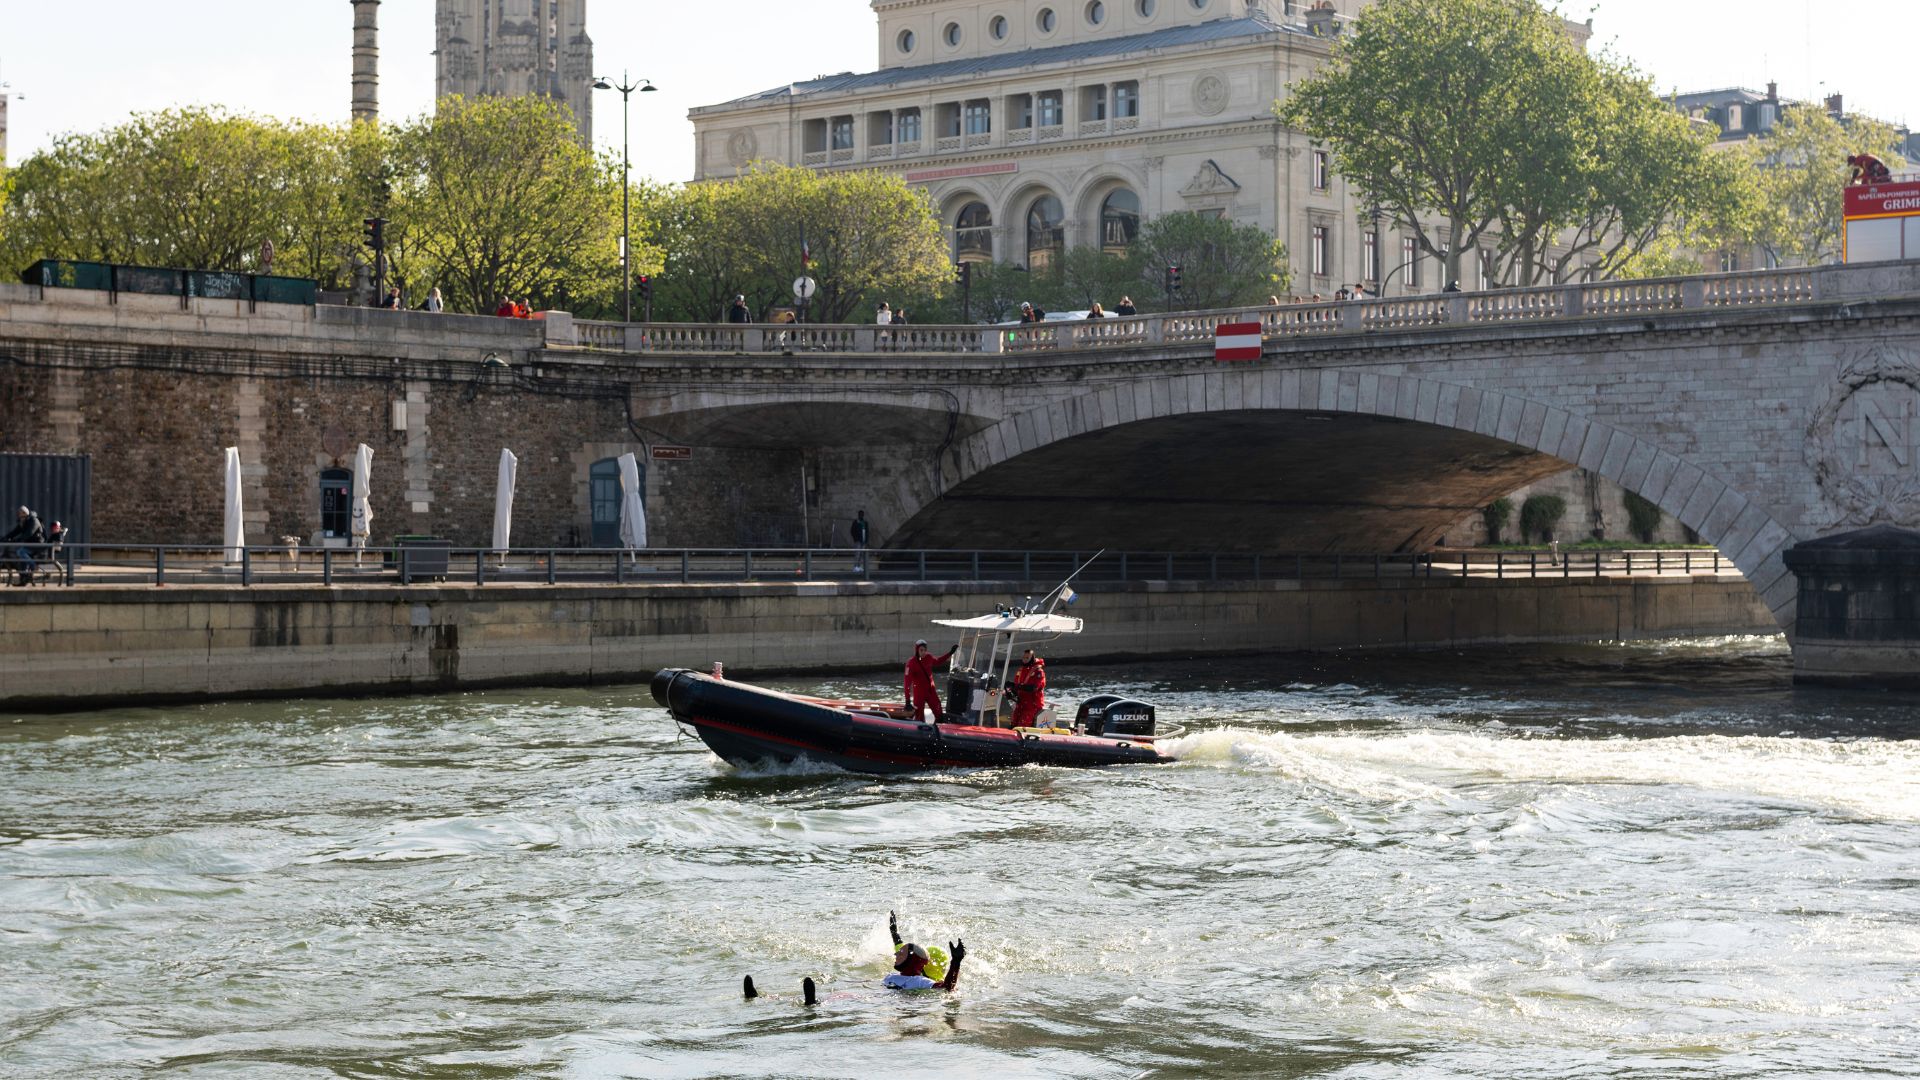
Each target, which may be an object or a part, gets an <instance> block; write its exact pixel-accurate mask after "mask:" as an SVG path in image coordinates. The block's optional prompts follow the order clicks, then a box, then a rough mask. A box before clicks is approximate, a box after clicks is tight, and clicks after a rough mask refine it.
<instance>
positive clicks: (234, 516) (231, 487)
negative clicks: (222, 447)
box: [220, 446, 247, 562]
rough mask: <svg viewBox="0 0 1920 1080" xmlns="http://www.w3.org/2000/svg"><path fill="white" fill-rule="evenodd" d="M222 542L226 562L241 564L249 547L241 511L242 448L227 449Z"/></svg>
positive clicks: (231, 447)
mask: <svg viewBox="0 0 1920 1080" xmlns="http://www.w3.org/2000/svg"><path fill="white" fill-rule="evenodd" d="M220 535H221V542H222V543H223V544H225V545H226V549H227V552H226V556H225V558H226V560H227V561H228V562H239V561H240V560H241V559H242V558H243V557H244V553H243V550H242V549H244V548H245V547H246V545H247V533H246V524H245V522H244V521H242V520H241V509H240V448H239V447H237V446H229V447H227V522H226V527H225V528H224V529H222V530H221V534H220Z"/></svg>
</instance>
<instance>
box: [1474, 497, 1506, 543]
mask: <svg viewBox="0 0 1920 1080" xmlns="http://www.w3.org/2000/svg"><path fill="white" fill-rule="evenodd" d="M1512 518H1513V500H1512V499H1509V498H1506V497H1505V496H1502V497H1500V498H1498V499H1495V500H1493V501H1492V502H1490V503H1488V504H1487V505H1485V506H1483V507H1481V508H1480V520H1481V522H1482V523H1483V524H1485V525H1486V527H1487V543H1489V544H1497V543H1499V542H1500V534H1501V533H1502V532H1504V531H1506V528H1507V522H1508V521H1509V520H1511V519H1512Z"/></svg>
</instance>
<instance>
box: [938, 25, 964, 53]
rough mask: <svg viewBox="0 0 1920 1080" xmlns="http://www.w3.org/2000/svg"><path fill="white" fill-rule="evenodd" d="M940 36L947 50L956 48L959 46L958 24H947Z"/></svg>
mask: <svg viewBox="0 0 1920 1080" xmlns="http://www.w3.org/2000/svg"><path fill="white" fill-rule="evenodd" d="M940 36H941V37H942V38H944V39H946V42H947V47H948V48H954V47H957V46H958V45H959V44H960V24H959V23H957V22H950V23H948V24H947V28H946V29H945V30H942V31H940Z"/></svg>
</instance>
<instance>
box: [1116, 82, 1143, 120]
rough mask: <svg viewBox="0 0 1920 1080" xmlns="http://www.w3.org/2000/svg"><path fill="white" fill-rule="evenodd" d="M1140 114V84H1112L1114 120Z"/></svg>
mask: <svg viewBox="0 0 1920 1080" xmlns="http://www.w3.org/2000/svg"><path fill="white" fill-rule="evenodd" d="M1139 115H1140V84H1139V83H1137V82H1122V83H1114V84H1113V116H1114V119H1116V120H1125V119H1127V118H1128V117H1133V116H1139Z"/></svg>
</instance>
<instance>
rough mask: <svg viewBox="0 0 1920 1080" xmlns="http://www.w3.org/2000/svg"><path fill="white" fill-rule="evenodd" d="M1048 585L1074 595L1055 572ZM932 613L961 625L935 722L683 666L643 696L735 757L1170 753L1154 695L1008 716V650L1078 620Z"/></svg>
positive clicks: (852, 761) (945, 761) (850, 762)
mask: <svg viewBox="0 0 1920 1080" xmlns="http://www.w3.org/2000/svg"><path fill="white" fill-rule="evenodd" d="M1056 593H1062V594H1064V595H1065V596H1066V597H1069V598H1070V597H1072V595H1073V593H1072V591H1071V590H1069V589H1067V588H1066V586H1065V585H1064V584H1063V585H1062V586H1061V588H1060V589H1058V590H1056ZM933 624H934V625H935V626H941V627H946V628H949V629H952V630H957V631H958V632H959V635H960V644H959V648H958V649H957V650H956V651H955V652H954V654H953V660H952V664H951V667H950V669H949V671H948V674H947V694H946V699H945V709H944V712H943V714H942V715H941V717H940V720H939V721H938V722H937V723H926V722H924V721H922V720H920V719H919V718H918V717H917V716H915V715H913V714H911V713H910V712H909V711H908V708H907V706H906V705H905V704H902V703H898V702H880V701H849V700H843V699H836V698H823V697H808V696H805V695H801V694H787V693H781V692H780V691H777V690H769V689H767V688H765V687H760V686H753V685H750V684H747V683H741V682H734V681H732V680H729V679H726V678H724V677H719V675H718V674H717V673H716V674H711V675H710V674H703V673H701V672H698V671H692V670H689V669H687V668H666V669H663V670H662V671H660V672H659V673H658V674H656V675H655V676H654V677H653V684H652V690H653V699H654V700H655V701H657V702H659V703H660V704H661V705H662V706H664V707H665V708H666V709H667V711H668V712H670V713H672V714H673V718H674V720H675V722H677V723H679V724H681V725H682V726H684V727H687V728H691V729H692V730H693V731H694V733H695V734H697V735H698V736H699V737H700V739H701V740H702V741H703V742H705V743H706V744H707V746H708V747H709V748H710V749H712V750H713V752H714V753H715V754H718V755H719V756H720V757H721V758H723V759H724V760H726V761H728V762H729V763H731V764H733V765H736V766H753V765H765V764H776V765H782V764H790V763H794V762H799V761H802V760H805V761H816V762H823V763H825V764H829V765H833V766H836V767H838V768H842V769H847V770H849V771H852V772H862V773H905V772H919V771H923V770H927V769H974V768H997V767H1004V766H1009V765H1062V766H1074V767H1096V766H1102V765H1147V764H1154V763H1157V762H1163V761H1168V760H1171V758H1170V757H1169V755H1167V754H1166V753H1165V752H1164V751H1163V750H1162V749H1161V747H1160V746H1159V745H1158V744H1159V742H1160V740H1162V739H1165V738H1169V737H1171V736H1172V735H1175V734H1178V729H1174V730H1171V731H1167V730H1160V729H1159V728H1158V727H1157V726H1156V723H1155V716H1154V708H1153V706H1152V705H1149V704H1147V703H1146V702H1143V701H1136V700H1134V699H1132V698H1128V697H1124V696H1122V695H1119V694H1096V695H1094V696H1092V697H1089V698H1087V699H1086V700H1084V701H1082V702H1080V705H1079V708H1078V709H1077V710H1076V712H1075V714H1074V718H1073V722H1072V723H1071V724H1063V723H1061V722H1060V720H1059V718H1058V717H1057V716H1056V715H1055V712H1054V710H1052V709H1047V710H1044V711H1042V712H1041V713H1040V715H1039V717H1038V718H1037V722H1036V724H1035V726H1033V727H1021V728H1016V727H1013V726H1012V718H1013V712H1014V708H1013V705H1014V702H1013V697H1014V695H1013V694H1011V693H1009V692H1008V688H1009V685H1010V684H1009V682H1008V677H1009V669H1010V668H1011V666H1012V664H1013V662H1014V657H1015V656H1017V655H1019V653H1020V652H1021V651H1022V650H1023V649H1026V648H1029V647H1032V646H1033V645H1036V644H1039V643H1041V642H1044V641H1051V640H1054V639H1057V638H1059V637H1060V636H1061V635H1064V634H1078V633H1080V632H1081V631H1082V630H1084V629H1085V623H1084V622H1083V621H1082V620H1080V619H1077V618H1074V617H1072V616H1068V615H1059V614H1055V613H1053V612H1052V611H1046V612H1040V611H1032V610H1027V609H1025V608H1021V607H1004V606H1003V607H1001V608H1000V609H999V610H997V611H996V612H995V613H994V614H992V615H982V616H979V617H977V618H971V619H935V620H933Z"/></svg>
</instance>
